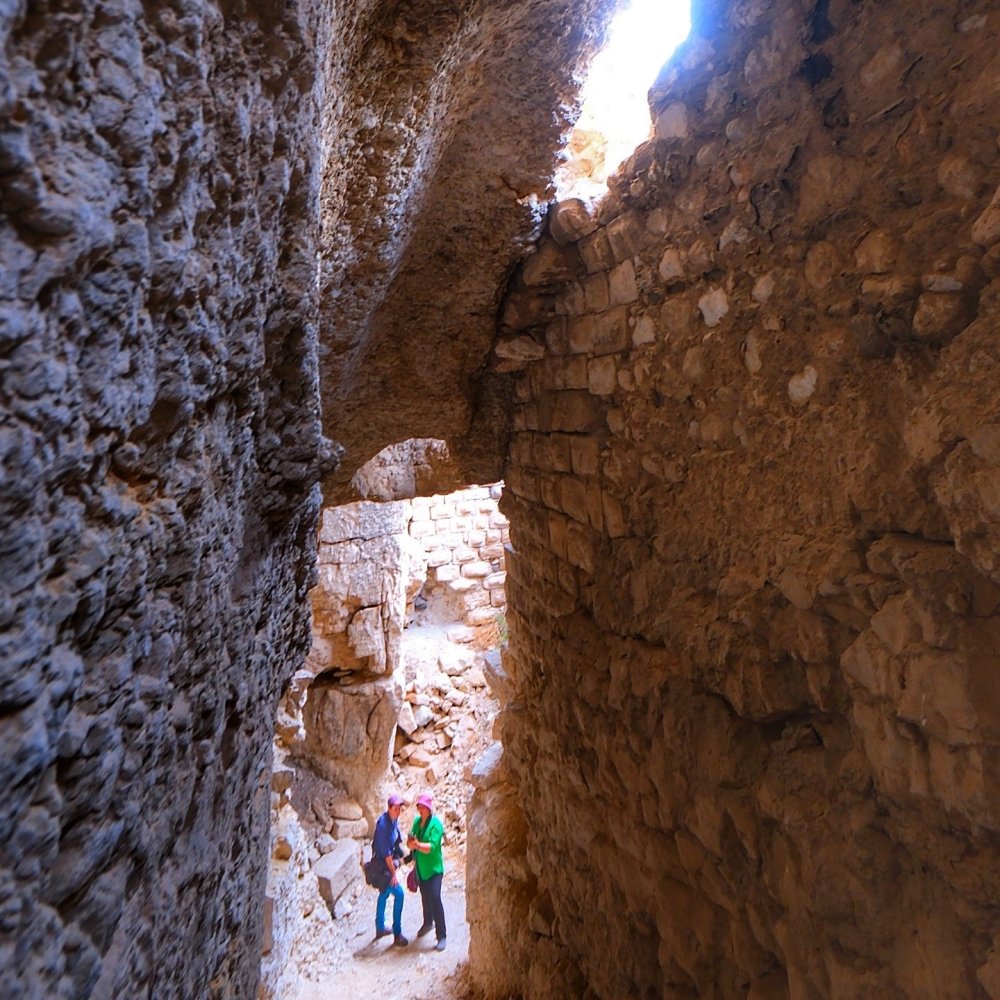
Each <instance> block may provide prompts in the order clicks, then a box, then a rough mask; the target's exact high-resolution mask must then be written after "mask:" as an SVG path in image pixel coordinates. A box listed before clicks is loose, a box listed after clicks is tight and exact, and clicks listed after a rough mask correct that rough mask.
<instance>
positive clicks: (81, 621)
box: [0, 0, 330, 1000]
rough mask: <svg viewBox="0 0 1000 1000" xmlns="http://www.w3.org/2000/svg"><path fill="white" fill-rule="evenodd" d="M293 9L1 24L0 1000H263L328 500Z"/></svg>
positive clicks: (307, 17) (307, 57) (150, 11)
mask: <svg viewBox="0 0 1000 1000" xmlns="http://www.w3.org/2000/svg"><path fill="white" fill-rule="evenodd" d="M326 30H327V29H326V28H325V27H324V23H323V21H322V20H321V19H320V18H319V17H318V16H317V15H316V13H315V11H314V10H313V9H312V8H311V7H310V5H309V4H301V3H298V2H295V0H293V2H291V3H288V4H282V5H274V4H270V3H254V2H247V3H244V2H234V3H224V4H222V5H214V4H212V3H207V2H201V0H168V2H164V3H159V4H153V5H145V6H143V5H141V4H138V3H134V2H132V0H107V2H96V0H93V2H91V0H80V2H78V3H73V4H68V5H67V4H63V3H58V2H48V0H32V2H30V3H24V2H19V0H4V2H0V406H2V408H3V421H2V426H0V970H2V972H0V980H2V987H0V993H2V994H3V996H4V998H5V1000H27V998H38V1000H63V998H66V1000H68V998H83V997H91V996H92V997H107V998H111V997H129V998H130V1000H132V998H136V1000H137V998H144V997H148V998H154V997H155V998H156V1000H170V998H176V1000H191V998H196V997H197V998H209V997H212V998H214V997H231V998H233V1000H245V998H247V997H250V996H252V995H253V989H254V982H255V979H256V976H257V968H258V953H259V947H260V938H261V926H262V924H261V910H262V900H263V893H264V864H265V860H266V856H267V846H268V845H267V818H268V808H269V801H268V799H269V787H268V786H269V772H270V742H271V735H272V732H273V713H274V709H275V705H276V702H277V698H278V695H279V692H280V688H281V684H282V682H283V681H284V679H285V678H286V677H287V676H288V674H290V673H291V671H292V669H294V666H295V665H296V664H297V663H298V662H299V661H301V659H302V657H303V656H304V655H305V652H306V649H307V648H308V639H309V616H308V606H307V603H306V594H307V590H308V587H309V586H310V583H311V573H312V564H313V559H314V551H315V546H314V527H315V521H316V516H317V512H318V496H317V492H316V489H315V487H314V484H315V483H316V482H317V480H318V479H319V477H320V475H321V474H322V473H323V472H324V471H328V469H329V466H330V463H329V462H328V461H327V458H328V457H329V454H330V449H329V448H328V446H327V445H326V444H325V443H324V442H323V440H322V438H321V437H320V432H319V420H318V391H317V388H318V387H317V349H316V332H315V328H314V316H315V311H316V302H315V298H314V291H315V289H314V283H315V277H316V265H315V253H316V242H317V218H318V191H319V178H318V148H319V147H318V134H319V128H318V112H317V107H318V102H317V100H316V96H317V95H316V90H317V88H319V87H320V86H321V85H322V77H321V76H317V73H316V59H315V58H314V52H315V51H316V50H318V49H322V48H324V47H325V46H326V44H327V41H326V37H325V35H324V32H325V31H326Z"/></svg>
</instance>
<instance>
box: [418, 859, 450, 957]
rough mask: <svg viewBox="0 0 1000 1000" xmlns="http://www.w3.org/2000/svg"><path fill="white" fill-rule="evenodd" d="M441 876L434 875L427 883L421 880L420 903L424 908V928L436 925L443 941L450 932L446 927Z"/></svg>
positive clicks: (435, 931) (437, 933)
mask: <svg viewBox="0 0 1000 1000" xmlns="http://www.w3.org/2000/svg"><path fill="white" fill-rule="evenodd" d="M443 877H444V876H442V875H441V874H437V875H432V876H431V877H430V878H429V879H427V881H426V882H425V881H424V880H423V879H421V880H420V902H421V903H423V906H424V926H425V927H426V926H428V924H431V923H433V924H434V933H435V934H436V935H437V939H438V941H443V940H444V939H445V938H446V937H447V936H448V932H447V930H446V929H445V926H444V903H443V902H442V900H441V879H442V878H443Z"/></svg>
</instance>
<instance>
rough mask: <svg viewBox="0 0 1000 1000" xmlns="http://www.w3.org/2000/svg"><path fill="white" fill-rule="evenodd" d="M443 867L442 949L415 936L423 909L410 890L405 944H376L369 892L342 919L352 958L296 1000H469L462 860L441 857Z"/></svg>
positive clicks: (388, 939) (321, 976)
mask: <svg viewBox="0 0 1000 1000" xmlns="http://www.w3.org/2000/svg"><path fill="white" fill-rule="evenodd" d="M446 863H447V865H448V871H447V873H446V875H445V881H444V905H445V914H446V918H447V921H448V947H447V950H446V951H444V952H437V951H435V949H434V945H435V940H434V934H433V933H431V934H428V935H426V936H425V937H423V938H419V939H418V938H417V936H416V935H417V928H418V927H419V926H420V923H421V917H422V911H421V908H420V896H419V894H416V895H415V894H413V893H411V892H407V894H406V903H405V904H404V907H403V933H404V934H405V935H406V937H408V938H409V939H410V944H409V945H408V946H407V947H405V948H397V947H395V946H394V945H393V944H392V938H391V937H385V938H382V939H381V940H380V941H375V939H374V938H375V900H376V894H375V890H374V889H371V890H369V891H368V893H366V894H365V895H362V896H361V897H360V899H359V900H358V903H357V905H356V906H355V908H354V910H353V911H352V912H351V914H350V916H349V917H348V918H347V925H348V926H347V930H346V933H347V934H348V935H350V937H349V950H350V952H351V958H350V959H349V960H348V961H347V962H346V963H344V964H342V965H341V966H340V967H339V968H330V969H328V970H325V971H322V970H321V971H319V972H318V974H317V975H316V977H315V978H313V980H312V981H311V982H309V983H307V984H306V985H305V986H304V987H303V988H302V990H301V991H300V992H299V994H298V996H297V998H296V1000H356V998H357V1000H363V998H366V997H373V996H386V995H388V996H392V997H393V1000H471V998H472V997H473V995H474V994H473V993H472V992H471V991H470V990H469V987H468V986H467V985H466V984H465V980H466V976H465V969H466V960H467V958H468V953H469V925H468V924H467V923H466V920H465V869H464V857H461V856H457V857H455V856H452V857H448V856H447V854H446ZM390 912H391V910H390ZM331 965H332V962H331Z"/></svg>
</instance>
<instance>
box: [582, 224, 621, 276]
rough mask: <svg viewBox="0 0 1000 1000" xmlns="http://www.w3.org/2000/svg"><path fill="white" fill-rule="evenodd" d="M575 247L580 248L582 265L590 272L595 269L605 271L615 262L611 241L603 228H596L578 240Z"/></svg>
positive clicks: (595, 270)
mask: <svg viewBox="0 0 1000 1000" xmlns="http://www.w3.org/2000/svg"><path fill="white" fill-rule="evenodd" d="M577 247H578V248H579V250H580V259H581V260H582V261H583V266H584V267H585V268H586V269H587V272H588V273H590V274H594V273H596V272H597V271H607V270H608V269H610V268H612V267H614V265H615V263H616V261H615V253H614V250H613V249H612V248H611V243H610V242H609V241H608V237H607V234H606V233H605V232H604V230H603V229H598V230H596V231H595V232H593V233H591V234H590V235H589V236H587V237H585V238H584V239H582V240H580V242H579V243H578V244H577Z"/></svg>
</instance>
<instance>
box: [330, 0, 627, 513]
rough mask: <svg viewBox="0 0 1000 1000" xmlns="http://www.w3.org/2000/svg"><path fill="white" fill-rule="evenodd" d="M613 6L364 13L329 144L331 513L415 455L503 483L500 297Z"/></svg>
mask: <svg viewBox="0 0 1000 1000" xmlns="http://www.w3.org/2000/svg"><path fill="white" fill-rule="evenodd" d="M614 6H615V5H614V4H601V3H599V2H597V0H582V2H581V0H577V2H572V3H571V2H569V0H532V2H526V0H517V2H515V3H506V4H495V3H491V2H489V0H472V2H469V0H445V2H436V3H434V4H433V5H432V6H429V5H428V4H427V3H426V2H424V0H404V2H399V3H393V4H375V3H372V2H367V3H363V4H356V5H354V7H353V8H351V9H350V12H349V14H348V15H344V14H342V15H341V18H342V22H341V24H342V27H341V35H342V37H344V38H347V39H355V38H357V39H363V43H362V44H358V45H349V46H348V47H346V48H345V49H344V50H343V51H342V52H338V53H336V54H335V57H334V65H333V68H332V71H331V78H332V79H333V80H335V81H336V87H337V108H338V113H337V116H336V117H335V118H334V119H333V120H332V121H331V123H330V125H329V127H328V129H327V134H326V136H325V138H326V141H327V142H328V143H329V148H330V161H329V168H328V172H327V177H326V183H325V186H324V196H323V197H324V222H325V227H324V237H323V250H324V265H323V293H324V317H323V332H322V343H323V348H322V349H323V355H322V362H321V365H322V380H323V407H324V423H325V426H326V428H327V432H328V433H329V434H330V435H331V436H333V437H335V438H336V440H338V441H340V442H342V443H344V445H345V446H346V449H347V457H346V460H345V462H344V464H343V465H342V466H341V467H340V469H339V470H338V472H337V474H336V476H332V477H330V478H329V479H328V481H327V493H328V497H330V498H332V497H337V498H340V499H343V498H344V497H351V496H352V495H353V494H352V491H351V488H350V486H349V480H350V478H351V477H352V476H353V475H354V473H355V471H356V470H357V469H358V468H360V467H361V466H362V465H363V464H364V463H365V462H367V461H368V460H369V459H370V458H371V457H372V456H373V455H375V454H376V453H377V452H379V451H380V450H381V449H382V448H384V447H385V446H386V445H391V444H393V443H396V442H400V441H403V440H405V439H407V438H426V437H434V438H440V439H442V440H445V441H447V443H448V446H449V451H450V454H451V457H452V459H453V462H454V467H455V469H456V478H455V479H453V480H451V481H448V480H446V479H443V478H442V479H440V480H439V481H438V482H437V483H436V485H435V491H436V492H446V491H447V490H449V489H455V488H457V487H458V486H462V485H466V484H468V483H475V482H479V483H488V482H494V481H496V480H497V479H499V478H500V467H501V463H502V460H503V445H504V440H505V436H506V435H505V431H506V426H507V408H508V398H507V397H508V392H509V386H508V383H507V381H506V380H505V379H503V378H502V377H500V376H499V375H498V374H497V373H492V374H488V373H486V372H485V371H484V363H485V360H486V356H487V355H488V353H489V350H490V347H491V346H492V343H493V339H494V333H495V318H496V309H497V304H498V301H499V294H500V291H501V289H502V286H503V284H504V282H505V280H506V277H507V275H508V274H509V272H510V270H511V268H512V267H513V266H514V264H515V263H516V262H517V260H518V259H519V258H520V257H521V256H522V255H523V253H524V252H525V251H526V249H527V248H528V247H529V245H530V243H531V242H532V241H533V240H534V238H535V237H536V236H537V234H538V232H539V227H540V223H541V221H542V219H543V216H544V211H545V205H544V202H545V199H546V198H547V197H549V196H550V194H551V178H552V175H553V172H554V169H555V164H556V160H555V154H556V152H557V150H558V148H559V144H560V136H561V134H562V133H563V132H564V131H565V130H566V129H567V128H568V126H569V124H570V116H571V114H572V111H573V108H574V105H575V101H576V92H577V89H578V85H579V80H578V78H576V77H577V75H578V72H579V70H581V69H582V67H583V66H584V65H585V64H586V61H587V60H588V59H589V58H590V57H591V56H592V55H593V53H594V51H595V47H596V44H597V42H598V41H599V39H600V36H601V32H602V30H603V25H604V23H605V21H606V20H607V18H608V17H609V16H610V14H611V13H612V11H613V8H614Z"/></svg>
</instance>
